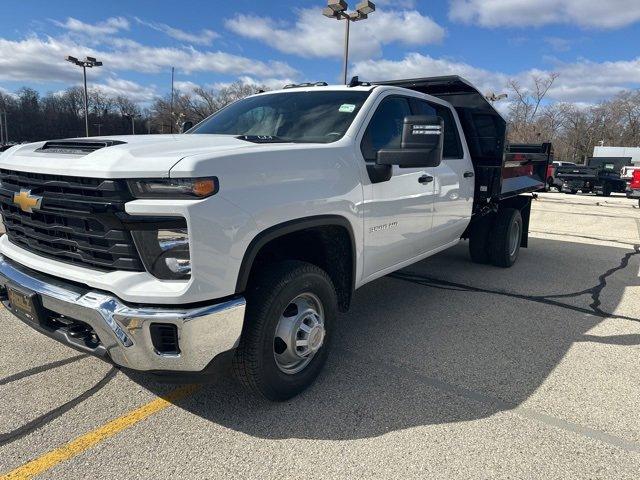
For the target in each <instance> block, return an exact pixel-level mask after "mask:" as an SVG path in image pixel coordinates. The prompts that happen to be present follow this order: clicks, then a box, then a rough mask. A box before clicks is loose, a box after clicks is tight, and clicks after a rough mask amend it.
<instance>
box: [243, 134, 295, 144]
mask: <svg viewBox="0 0 640 480" xmlns="http://www.w3.org/2000/svg"><path fill="white" fill-rule="evenodd" d="M236 138H237V139H238V140H245V141H247V142H253V143H291V140H289V139H287V138H282V137H276V136H274V135H240V136H238V137H236Z"/></svg>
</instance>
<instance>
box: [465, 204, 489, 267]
mask: <svg viewBox="0 0 640 480" xmlns="http://www.w3.org/2000/svg"><path fill="white" fill-rule="evenodd" d="M492 223H493V222H492V218H491V217H489V216H487V217H484V218H483V219H482V221H479V222H475V223H473V224H472V225H471V227H470V230H469V254H470V255H471V261H472V262H474V263H480V264H487V263H490V262H491V255H490V251H489V235H490V233H491V226H492Z"/></svg>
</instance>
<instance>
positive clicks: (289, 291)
mask: <svg viewBox="0 0 640 480" xmlns="http://www.w3.org/2000/svg"><path fill="white" fill-rule="evenodd" d="M337 305H338V302H337V296H336V291H335V288H334V286H333V283H332V282H331V279H330V278H329V276H328V275H327V274H326V272H324V271H323V270H321V269H320V268H318V267H316V266H315V265H312V264H309V263H306V262H299V261H285V262H282V263H279V264H277V265H272V266H266V267H263V271H262V272H260V273H259V274H258V275H257V276H256V278H255V281H254V282H252V285H251V287H250V288H249V290H248V291H247V313H246V317H245V325H244V328H243V332H242V337H241V339H240V344H239V345H238V348H237V349H236V353H235V357H234V362H233V365H234V370H235V373H236V376H237V377H238V379H239V380H240V381H241V383H242V384H243V385H245V386H246V387H248V388H249V389H250V390H252V391H254V392H256V393H258V394H260V395H262V396H264V397H266V398H267V399H269V400H274V401H283V400H287V399H289V398H291V397H293V396H295V395H297V394H299V393H301V392H302V391H303V390H305V389H306V388H307V387H308V386H309V385H311V384H312V383H313V381H314V380H315V378H316V377H317V376H318V374H319V373H320V371H321V370H322V367H323V366H324V363H325V361H326V359H327V355H328V351H329V345H330V343H331V337H332V333H333V326H334V324H335V319H336V317H337V312H338V306H337Z"/></svg>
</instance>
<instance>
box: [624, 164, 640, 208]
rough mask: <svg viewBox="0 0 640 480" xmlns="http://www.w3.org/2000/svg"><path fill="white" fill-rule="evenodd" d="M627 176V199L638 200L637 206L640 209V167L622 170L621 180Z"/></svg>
mask: <svg viewBox="0 0 640 480" xmlns="http://www.w3.org/2000/svg"><path fill="white" fill-rule="evenodd" d="M627 175H629V181H628V182H627V191H626V193H627V197H628V198H632V199H637V200H638V206H639V207H640V167H630V168H628V170H626V171H625V170H624V169H623V176H624V177H623V178H625V179H626V176H627Z"/></svg>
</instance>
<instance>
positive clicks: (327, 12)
mask: <svg viewBox="0 0 640 480" xmlns="http://www.w3.org/2000/svg"><path fill="white" fill-rule="evenodd" d="M327 5H328V6H327V7H326V8H325V9H324V10H322V14H323V15H324V16H325V17H328V18H334V19H336V20H345V30H344V59H343V61H344V64H343V67H342V77H343V83H344V84H345V85H346V83H347V70H348V68H349V25H350V24H351V22H358V21H360V20H366V19H367V18H368V16H369V14H371V13H373V12H375V11H376V6H375V5H374V3H373V2H370V1H369V0H363V1H361V2H360V3H359V4H358V5H357V6H356V11H355V12H351V13H349V12H347V8H349V6H348V5H347V2H345V1H344V0H329V1H328V2H327Z"/></svg>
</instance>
